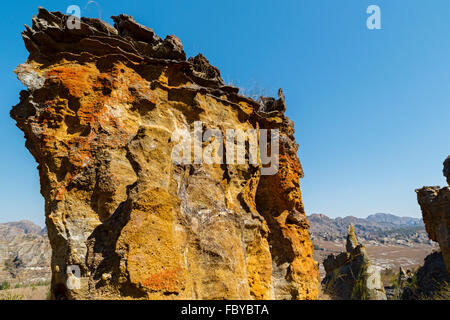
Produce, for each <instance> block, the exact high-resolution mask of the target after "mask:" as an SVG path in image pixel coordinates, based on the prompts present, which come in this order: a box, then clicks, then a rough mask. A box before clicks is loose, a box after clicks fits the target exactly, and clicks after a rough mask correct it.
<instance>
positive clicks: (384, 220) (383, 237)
mask: <svg viewBox="0 0 450 320" xmlns="http://www.w3.org/2000/svg"><path fill="white" fill-rule="evenodd" d="M308 220H309V222H310V225H311V229H310V230H311V237H312V239H313V240H314V239H320V240H326V241H336V240H343V239H344V237H345V234H346V232H347V229H348V226H349V225H350V224H353V225H354V227H355V232H356V235H357V236H358V238H359V239H360V240H364V241H375V242H378V243H380V244H403V245H408V244H409V245H413V244H414V243H424V244H431V240H430V239H429V237H428V235H427V233H426V231H425V226H424V224H423V221H422V219H418V218H411V217H398V216H395V215H393V214H387V213H376V214H373V215H370V216H368V217H367V218H356V217H353V216H348V217H344V218H334V219H333V218H329V217H327V216H326V215H323V214H312V215H310V216H308Z"/></svg>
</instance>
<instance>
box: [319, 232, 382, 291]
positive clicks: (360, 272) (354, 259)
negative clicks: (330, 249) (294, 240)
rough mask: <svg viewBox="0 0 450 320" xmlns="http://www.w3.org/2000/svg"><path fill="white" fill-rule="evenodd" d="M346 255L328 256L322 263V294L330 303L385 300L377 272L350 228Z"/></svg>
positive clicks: (378, 272)
mask: <svg viewBox="0 0 450 320" xmlns="http://www.w3.org/2000/svg"><path fill="white" fill-rule="evenodd" d="M345 247H346V252H342V253H340V254H338V255H334V254H331V255H329V256H328V257H327V259H325V260H324V261H323V266H324V268H325V271H326V273H327V274H326V276H325V278H324V279H323V280H322V284H323V285H324V288H325V291H326V292H327V293H328V294H329V295H331V296H332V297H333V298H334V299H343V300H386V294H385V292H384V287H383V283H382V281H381V276H380V270H379V269H378V268H377V267H375V266H373V265H372V264H371V262H370V259H369V257H368V255H367V253H366V249H365V247H364V245H362V244H358V240H357V238H356V236H355V230H354V227H353V225H350V227H349V231H348V235H347V243H346V246H345Z"/></svg>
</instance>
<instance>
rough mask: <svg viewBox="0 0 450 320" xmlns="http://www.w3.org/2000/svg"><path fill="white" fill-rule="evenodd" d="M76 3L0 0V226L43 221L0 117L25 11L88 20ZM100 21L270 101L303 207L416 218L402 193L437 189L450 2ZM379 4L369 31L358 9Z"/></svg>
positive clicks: (171, 8)
mask: <svg viewBox="0 0 450 320" xmlns="http://www.w3.org/2000/svg"><path fill="white" fill-rule="evenodd" d="M91 2H92V1H91ZM87 3H88V1H87V0H86V1H85V0H83V1H74V0H71V1H61V0H55V1H31V0H23V1H18V0H17V1H7V2H6V1H5V2H2V15H1V17H0V27H1V30H2V41H1V42H0V46H1V50H0V65H1V70H2V72H1V74H0V80H1V90H0V101H1V102H2V108H1V113H0V143H1V150H2V157H0V179H1V182H2V183H1V184H0V202H1V203H2V212H1V213H0V222H6V221H13V220H19V219H30V220H32V221H34V222H36V223H39V224H40V225H43V224H44V201H43V198H42V196H41V195H40V193H39V177H38V172H37V169H36V166H37V164H36V163H35V161H34V160H33V158H32V157H31V155H30V154H29V152H28V150H26V149H25V147H24V143H25V140H24V138H23V133H22V132H21V131H20V130H19V129H18V128H16V127H15V123H14V121H13V120H12V119H11V118H10V117H9V111H10V109H11V107H12V106H13V105H15V104H17V103H18V101H19V91H20V90H21V89H23V87H22V85H21V84H20V82H19V81H18V80H17V79H16V77H15V75H14V73H13V70H14V69H15V67H16V66H17V65H18V64H20V63H23V62H24V61H25V60H26V58H27V56H28V53H27V51H26V50H25V47H24V45H23V41H22V39H21V35H20V33H21V31H22V30H23V29H24V28H23V24H28V25H31V18H32V15H33V14H36V13H37V7H38V6H43V7H45V8H46V9H48V10H50V11H62V12H65V11H66V9H67V7H68V6H69V5H72V4H75V5H79V6H80V7H81V8H82V15H83V16H89V17H99V13H98V10H97V7H96V5H95V4H89V5H88V6H87V7H86V4H87ZM97 3H98V5H99V7H100V8H101V17H102V18H103V19H104V20H106V21H107V22H110V23H112V21H111V19H110V16H111V15H117V14H119V13H127V14H130V15H132V16H134V17H135V19H136V21H138V22H140V23H142V24H144V25H146V26H148V27H151V28H153V29H154V30H155V32H156V33H157V34H158V35H159V36H161V37H165V36H166V35H167V34H175V35H177V36H178V37H179V38H180V39H181V41H182V42H183V44H184V48H185V51H186V53H187V55H188V56H193V55H196V54H197V53H199V52H201V53H203V54H204V55H205V56H206V57H207V58H208V59H209V60H210V62H211V63H212V64H213V65H216V66H217V67H219V68H220V70H221V72H222V77H223V78H224V80H225V81H226V82H228V83H232V84H234V85H237V86H241V87H245V88H247V89H248V91H250V92H252V91H257V92H258V91H262V92H263V93H264V94H268V95H276V91H277V90H278V88H280V87H282V88H283V90H284V93H285V95H286V100H287V115H288V116H289V117H290V118H291V119H292V120H294V122H295V128H296V139H297V141H298V143H299V145H300V149H299V156H300V159H301V162H302V164H303V168H304V171H305V178H304V179H303V180H302V182H301V188H302V192H303V200H304V204H305V208H306V210H307V212H308V213H324V214H327V215H329V216H332V217H336V216H345V215H354V216H361V217H365V216H367V215H368V214H371V213H375V212H389V213H393V214H397V215H400V216H415V217H419V216H420V209H419V206H418V205H417V201H416V195H415V192H414V189H415V188H417V187H421V186H423V185H444V183H445V180H444V178H443V176H442V162H443V160H444V159H445V157H446V156H447V155H448V154H450V121H449V120H450V1H448V0H433V1H425V0H371V1H365V0H341V1H338V0H290V1H287V0H286V1H281V0H280V1H268V0H258V1H256V0H241V1H237V0H228V1H212V0H208V1H206V0H204V1H203V0H201V1H200V0H197V1H196V0H183V1H182V0H164V1H156V0H153V1H152V0H146V1H133V0H127V1H123V0H120V1H111V0H110V1H106V0H105V1H97ZM372 4H375V5H378V6H379V7H380V8H381V24H382V30H372V31H370V30H368V29H367V27H366V19H367V17H368V15H367V14H366V8H367V7H368V6H369V5H372Z"/></svg>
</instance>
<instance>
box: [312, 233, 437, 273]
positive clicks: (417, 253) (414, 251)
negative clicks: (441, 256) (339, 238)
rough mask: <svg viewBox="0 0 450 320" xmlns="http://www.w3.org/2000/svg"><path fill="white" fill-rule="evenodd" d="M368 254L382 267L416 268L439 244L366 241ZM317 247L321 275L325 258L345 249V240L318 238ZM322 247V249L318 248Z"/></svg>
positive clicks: (315, 256)
mask: <svg viewBox="0 0 450 320" xmlns="http://www.w3.org/2000/svg"><path fill="white" fill-rule="evenodd" d="M363 244H364V245H365V246H366V250H367V254H368V255H369V258H370V260H371V261H372V263H373V264H374V265H376V266H378V267H380V268H381V269H394V270H398V269H399V267H400V266H403V267H404V268H406V269H411V270H414V269H416V268H418V267H420V266H422V265H423V262H424V259H425V257H426V256H427V255H429V254H430V253H431V252H433V250H437V249H438V246H437V245H433V246H432V245H427V244H416V245H414V247H407V246H402V245H375V244H372V243H364V242H363ZM314 245H315V246H316V249H315V250H314V259H315V260H316V261H318V262H319V266H320V267H319V268H320V269H319V271H320V275H321V277H322V278H323V277H324V276H325V270H324V268H323V265H322V262H323V260H324V259H325V258H326V257H327V256H328V255H329V254H331V253H334V254H339V253H341V252H343V251H345V243H344V242H332V241H323V240H317V241H314ZM317 248H320V249H322V250H320V249H317Z"/></svg>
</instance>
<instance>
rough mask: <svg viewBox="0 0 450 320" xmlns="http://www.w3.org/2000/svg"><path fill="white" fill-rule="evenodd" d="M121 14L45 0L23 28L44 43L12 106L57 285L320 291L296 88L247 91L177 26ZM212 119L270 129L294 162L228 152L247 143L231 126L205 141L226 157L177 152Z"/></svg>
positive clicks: (102, 290)
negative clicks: (290, 99)
mask: <svg viewBox="0 0 450 320" xmlns="http://www.w3.org/2000/svg"><path fill="white" fill-rule="evenodd" d="M113 20H114V22H115V25H114V27H112V26H110V25H109V24H107V23H105V22H103V21H100V20H97V19H89V18H81V20H77V19H75V21H74V19H73V17H68V16H65V15H63V14H61V13H59V12H48V11H46V10H45V9H43V8H40V9H39V14H38V15H37V17H34V18H33V25H32V27H31V28H30V27H26V31H25V32H24V33H23V39H24V41H25V46H26V48H27V49H28V51H29V52H30V56H29V58H28V60H27V62H26V63H24V64H22V65H20V66H19V67H18V68H17V69H16V73H17V75H18V78H19V79H20V80H21V81H22V83H24V85H26V86H27V87H28V90H26V91H22V92H21V94H20V103H19V104H18V105H16V106H15V107H14V108H13V110H12V111H11V116H12V117H13V118H14V119H15V120H16V121H17V126H18V127H19V128H20V129H21V130H22V131H23V132H24V133H25V138H26V147H27V148H28V149H29V151H30V152H31V153H32V155H33V156H34V158H35V159H36V161H37V162H38V164H39V166H38V170H39V175H40V180H41V193H42V195H43V196H44V198H45V215H46V225H47V229H48V235H49V239H50V243H51V246H52V261H51V267H52V284H51V291H52V298H54V299H65V298H69V299H121V298H124V299H129V298H135V299H314V298H316V296H317V293H318V282H319V274H318V265H317V263H316V262H315V261H314V260H313V258H312V254H313V246H312V243H311V240H310V236H309V233H308V229H309V224H308V221H307V219H306V216H305V212H304V208H303V204H302V199H301V192H300V185H299V179H300V178H302V177H303V171H302V167H301V165H300V161H299V159H298V157H297V149H298V145H297V143H296V142H295V139H294V126H293V123H292V122H291V121H290V120H289V119H288V118H287V117H286V116H284V110H285V107H286V106H285V102H284V95H283V93H282V91H281V90H280V92H279V99H278V100H275V99H269V98H261V99H260V100H259V101H254V100H252V99H249V98H247V97H244V96H242V95H240V94H239V89H238V88H235V87H231V86H227V85H225V84H224V82H223V80H222V79H221V77H220V72H219V70H218V69H217V68H216V67H214V66H212V65H211V64H210V63H209V62H208V60H207V59H206V58H205V57H203V56H202V55H198V56H197V57H194V58H189V59H188V60H186V56H185V53H184V50H183V46H182V44H181V42H180V40H178V38H176V37H175V36H168V37H166V38H165V39H164V40H162V39H161V38H159V37H158V36H157V35H155V33H154V32H153V30H152V29H149V28H146V27H144V26H142V25H140V24H138V23H136V22H135V21H134V20H133V18H132V17H130V16H126V15H120V16H117V17H113ZM199 123H200V127H199V128H198V127H197V124H199ZM206 129H216V131H215V132H219V133H221V134H222V135H225V132H226V131H227V130H228V129H241V130H243V131H245V132H249V130H255V129H256V130H257V129H267V130H268V133H267V139H269V134H271V138H272V139H273V137H274V136H275V137H279V156H278V158H277V159H276V160H278V163H279V166H278V170H275V172H273V173H272V174H267V175H266V174H262V173H261V172H262V168H263V167H264V166H265V163H262V162H261V161H258V162H257V163H254V162H252V163H251V161H250V155H249V154H247V153H246V155H245V158H244V160H245V161H244V162H243V163H241V164H228V163H227V162H225V161H224V160H225V158H226V159H228V157H229V156H231V157H232V156H233V154H234V147H235V145H236V143H235V141H234V138H233V140H230V142H231V143H226V144H224V143H220V140H219V139H217V143H214V142H215V141H216V138H217V137H219V136H218V135H217V136H214V139H213V140H212V141H211V140H206V141H205V140H204V141H203V143H202V144H201V145H200V147H203V149H205V150H206V149H208V147H209V150H213V151H217V152H216V154H217V155H218V156H219V158H220V159H219V160H220V161H219V162H218V163H217V162H213V163H205V162H203V163H198V162H195V161H194V163H176V162H174V161H173V157H172V156H173V154H172V151H173V149H174V147H175V146H177V144H178V142H177V141H175V140H174V137H173V133H174V132H175V131H176V130H184V131H183V132H192V131H194V132H195V135H196V136H198V135H200V136H201V135H202V133H203V132H204V131H205V130H206ZM196 130H197V131H196ZM276 130H278V133H279V136H277V135H276V132H277V131H276ZM259 137H260V138H261V135H260V136H259ZM267 139H266V142H267ZM269 141H270V139H269ZM227 142H228V141H227ZM189 145H190V144H189ZM271 146H272V149H270V150H269V151H270V152H271V153H272V154H273V152H272V151H274V150H275V145H272V144H271ZM197 147H198V146H197ZM195 148H196V147H195V144H194V153H195V152H196V151H195V150H196V149H195ZM220 150H222V152H220ZM266 151H267V150H266ZM258 152H259V154H261V153H262V149H261V148H259V147H258ZM211 153H212V151H211ZM189 155H190V152H189Z"/></svg>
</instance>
